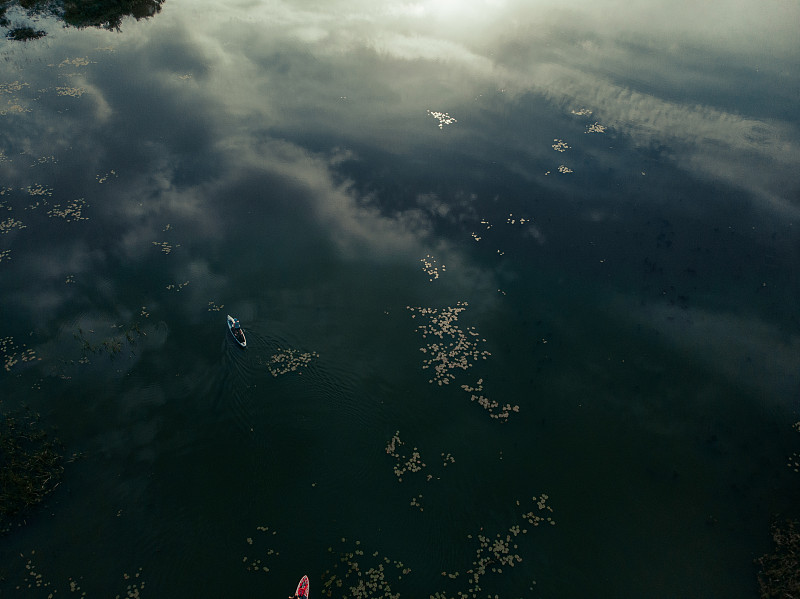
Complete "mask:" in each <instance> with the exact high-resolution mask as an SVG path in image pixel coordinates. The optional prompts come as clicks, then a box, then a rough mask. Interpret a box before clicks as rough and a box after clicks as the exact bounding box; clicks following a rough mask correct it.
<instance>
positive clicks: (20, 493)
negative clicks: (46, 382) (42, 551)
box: [0, 409, 64, 534]
mask: <svg viewBox="0 0 800 599" xmlns="http://www.w3.org/2000/svg"><path fill="white" fill-rule="evenodd" d="M63 471H64V467H63V455H62V453H61V444H60V442H59V441H58V439H56V438H53V437H51V436H50V435H49V434H48V433H47V431H45V430H44V429H43V428H42V426H41V425H40V423H39V415H38V414H34V413H32V412H31V411H30V410H29V409H23V410H18V411H14V412H8V413H3V414H2V416H0V534H4V533H6V532H8V531H9V530H10V528H11V525H12V522H13V520H14V518H15V517H17V516H19V515H22V514H24V513H26V512H27V511H28V510H29V509H31V508H32V507H34V506H36V505H37V504H39V503H41V501H42V500H43V499H44V498H45V497H46V496H47V495H48V494H49V493H51V492H52V491H53V490H54V489H55V488H56V487H57V486H58V484H59V479H60V478H61V474H62V472H63Z"/></svg>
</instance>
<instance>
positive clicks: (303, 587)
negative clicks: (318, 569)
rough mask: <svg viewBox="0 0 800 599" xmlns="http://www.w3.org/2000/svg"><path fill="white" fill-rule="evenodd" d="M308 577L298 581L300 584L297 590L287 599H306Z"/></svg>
mask: <svg viewBox="0 0 800 599" xmlns="http://www.w3.org/2000/svg"><path fill="white" fill-rule="evenodd" d="M308 587H309V583H308V576H303V578H302V579H301V580H300V584H298V585H297V590H296V591H295V592H294V595H292V596H291V597H289V599H297V598H298V597H299V598H300V599H308Z"/></svg>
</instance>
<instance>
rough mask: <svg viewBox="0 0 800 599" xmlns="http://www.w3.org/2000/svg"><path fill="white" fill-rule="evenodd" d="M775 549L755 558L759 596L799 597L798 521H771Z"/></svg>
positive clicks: (765, 597) (780, 598) (799, 526)
mask: <svg viewBox="0 0 800 599" xmlns="http://www.w3.org/2000/svg"><path fill="white" fill-rule="evenodd" d="M772 540H773V542H774V543H775V551H774V552H773V553H769V554H767V555H762V556H761V557H760V558H758V559H757V560H756V563H757V564H758V565H759V566H760V567H761V571H760V572H759V573H758V584H759V587H760V591H761V599H773V598H775V599H788V598H790V597H800V522H797V521H793V520H787V521H786V522H785V523H783V524H781V523H779V522H774V523H773V524H772Z"/></svg>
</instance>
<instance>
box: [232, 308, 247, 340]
mask: <svg viewBox="0 0 800 599" xmlns="http://www.w3.org/2000/svg"><path fill="white" fill-rule="evenodd" d="M238 322H239V320H238V319H236V318H234V317H233V316H231V315H230V314H228V330H229V331H230V332H231V335H233V338H234V339H236V343H238V344H239V345H241V346H242V347H247V339H246V338H245V336H244V329H243V328H241V325H239V332H238V334H237V333H235V332H234V328H233V325H234V323H238Z"/></svg>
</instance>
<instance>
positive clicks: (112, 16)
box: [0, 0, 164, 41]
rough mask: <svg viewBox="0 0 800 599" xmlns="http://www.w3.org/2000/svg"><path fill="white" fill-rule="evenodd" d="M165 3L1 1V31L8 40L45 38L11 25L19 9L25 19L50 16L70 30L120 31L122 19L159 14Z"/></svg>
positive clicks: (144, 0) (134, 0)
mask: <svg viewBox="0 0 800 599" xmlns="http://www.w3.org/2000/svg"><path fill="white" fill-rule="evenodd" d="M163 3H164V0H0V27H4V28H6V29H8V32H7V33H6V37H8V38H9V39H11V40H22V41H27V40H33V39H38V38H40V37H43V36H44V35H46V33H45V32H44V31H42V30H37V29H34V28H33V27H31V26H30V24H24V23H14V24H13V25H12V20H11V19H10V18H9V15H8V12H9V10H10V9H18V11H19V12H21V13H23V14H24V15H25V17H26V18H27V19H30V20H33V21H35V20H36V19H38V18H39V17H45V16H52V17H56V18H58V19H61V20H62V21H64V23H65V24H66V25H67V26H69V27H78V28H83V27H100V28H103V29H113V30H117V31H118V30H119V29H120V27H121V25H122V20H123V19H124V18H125V17H129V16H130V17H133V18H135V19H136V20H137V21H138V20H139V19H146V18H149V17H152V16H154V15H156V14H158V13H159V12H160V11H161V5H162V4H163Z"/></svg>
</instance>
